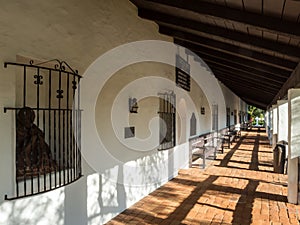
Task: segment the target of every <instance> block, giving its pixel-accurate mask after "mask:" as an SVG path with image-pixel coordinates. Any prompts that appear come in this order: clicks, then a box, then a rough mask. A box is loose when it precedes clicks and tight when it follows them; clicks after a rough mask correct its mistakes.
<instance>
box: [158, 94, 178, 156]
mask: <svg viewBox="0 0 300 225" xmlns="http://www.w3.org/2000/svg"><path fill="white" fill-rule="evenodd" d="M158 96H159V112H158V113H159V118H160V123H159V147H158V150H165V149H169V148H172V147H174V146H175V144H176V136H175V135H176V132H175V129H176V128H175V123H176V122H175V119H176V106H175V104H176V97H175V94H174V92H172V91H169V92H164V93H159V94H158Z"/></svg>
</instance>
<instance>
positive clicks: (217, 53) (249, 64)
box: [174, 39, 291, 78]
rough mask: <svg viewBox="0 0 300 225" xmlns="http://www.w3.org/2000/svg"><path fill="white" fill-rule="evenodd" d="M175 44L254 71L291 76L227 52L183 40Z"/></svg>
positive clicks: (285, 76)
mask: <svg viewBox="0 0 300 225" xmlns="http://www.w3.org/2000/svg"><path fill="white" fill-rule="evenodd" d="M174 43H175V44H178V45H181V46H184V47H186V48H188V49H190V50H191V51H195V52H201V53H202V54H205V55H209V56H213V57H216V58H218V59H222V60H225V61H229V62H234V63H237V64H240V65H245V66H247V67H250V68H254V69H257V70H260V71H263V72H268V73H271V74H275V75H277V76H282V77H284V78H287V77H289V76H290V75H291V72H290V71H287V70H284V69H279V68H276V67H273V66H269V65H265V64H263V63H259V62H256V61H253V60H250V59H246V58H243V57H238V56H235V55H232V54H228V53H225V52H220V51H217V50H214V49H210V48H207V47H204V46H200V45H196V44H192V43H187V42H185V41H181V40H177V39H174Z"/></svg>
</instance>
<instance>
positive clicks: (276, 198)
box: [107, 128, 300, 225]
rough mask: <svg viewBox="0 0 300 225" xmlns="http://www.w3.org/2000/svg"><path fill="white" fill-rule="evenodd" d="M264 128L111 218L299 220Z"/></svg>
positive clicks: (168, 223)
mask: <svg viewBox="0 0 300 225" xmlns="http://www.w3.org/2000/svg"><path fill="white" fill-rule="evenodd" d="M268 143H269V142H268V140H267V137H266V134H265V132H264V130H257V129H256V130H255V129H254V128H253V130H252V131H247V132H243V133H242V137H241V138H240V139H239V140H237V142H236V143H234V144H233V145H232V146H231V149H225V151H224V154H218V157H217V159H216V160H215V161H213V163H212V164H211V165H210V166H209V167H207V168H206V169H205V170H200V169H199V168H197V167H194V168H190V169H186V170H181V171H180V173H179V175H178V176H177V177H176V178H174V179H172V180H171V181H169V182H168V183H166V184H165V185H163V186H162V187H160V188H158V189H157V190H156V191H154V192H152V193H151V194H149V195H148V196H146V197H145V198H143V199H142V200H141V201H139V202H137V203H136V204H134V205H133V206H132V207H130V208H128V209H126V210H125V211H124V212H123V213H121V214H120V215H118V216H116V217H115V218H114V219H112V220H111V221H109V222H108V223H107V225H122V224H126V225H128V224H132V225H134V224H136V225H143V224H160V225H179V224H182V225H183V224H195V225H196V224H197V225H198V224H211V225H213V224H241V225H247V224H255V225H260V224H263V225H267V224H273V225H275V224H276V225H277V224H278V225H279V224H282V225H286V224H299V219H300V217H299V212H300V206H298V205H293V204H289V203H287V197H286V196H287V176H286V175H282V174H276V173H273V172H272V171H273V167H272V158H273V153H272V149H271V148H270V146H269V144H268Z"/></svg>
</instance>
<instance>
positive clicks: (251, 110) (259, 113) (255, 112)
mask: <svg viewBox="0 0 300 225" xmlns="http://www.w3.org/2000/svg"><path fill="white" fill-rule="evenodd" d="M248 115H249V116H250V118H251V120H252V121H253V122H254V121H255V118H256V117H258V118H261V119H262V120H261V121H263V119H264V115H265V111H264V110H262V109H259V108H257V107H255V106H252V105H249V106H248Z"/></svg>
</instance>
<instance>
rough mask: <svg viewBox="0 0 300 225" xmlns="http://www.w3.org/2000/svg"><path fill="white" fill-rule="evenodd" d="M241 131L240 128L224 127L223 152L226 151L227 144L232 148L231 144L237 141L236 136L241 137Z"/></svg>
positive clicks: (222, 134) (221, 137)
mask: <svg viewBox="0 0 300 225" xmlns="http://www.w3.org/2000/svg"><path fill="white" fill-rule="evenodd" d="M240 132H241V131H240V130H236V129H235V128H234V129H233V127H231V128H230V129H229V128H227V129H224V130H223V132H221V135H220V139H221V141H222V153H224V146H226V145H227V147H228V148H230V145H231V144H232V142H234V141H235V139H236V137H240V135H241V133H240Z"/></svg>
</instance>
